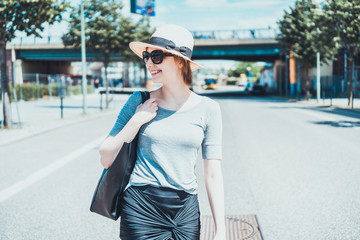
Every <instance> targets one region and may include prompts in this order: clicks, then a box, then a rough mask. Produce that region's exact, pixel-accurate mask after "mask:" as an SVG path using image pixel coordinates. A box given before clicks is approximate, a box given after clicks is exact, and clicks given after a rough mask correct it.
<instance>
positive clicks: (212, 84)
mask: <svg viewBox="0 0 360 240" xmlns="http://www.w3.org/2000/svg"><path fill="white" fill-rule="evenodd" d="M217 88H218V84H217V80H216V79H215V78H205V89H212V90H214V89H217Z"/></svg>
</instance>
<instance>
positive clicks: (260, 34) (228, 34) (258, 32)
mask: <svg viewBox="0 0 360 240" xmlns="http://www.w3.org/2000/svg"><path fill="white" fill-rule="evenodd" d="M192 34H193V36H194V38H195V39H214V40H228V39H272V38H276V36H277V35H278V34H279V30H278V29H273V28H256V29H255V28H254V29H237V30H216V31H193V32H192ZM10 43H11V44H16V45H22V44H34V45H35V44H61V43H62V40H61V35H47V36H44V37H43V38H38V37H34V36H30V37H18V38H15V39H13V40H12V41H11V42H10Z"/></svg>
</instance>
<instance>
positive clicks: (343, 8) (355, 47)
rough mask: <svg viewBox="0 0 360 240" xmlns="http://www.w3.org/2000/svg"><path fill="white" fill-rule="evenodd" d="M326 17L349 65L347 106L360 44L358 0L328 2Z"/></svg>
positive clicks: (359, 2) (350, 99) (359, 1)
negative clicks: (338, 39)
mask: <svg viewBox="0 0 360 240" xmlns="http://www.w3.org/2000/svg"><path fill="white" fill-rule="evenodd" d="M326 15H327V16H329V19H331V20H332V21H331V25H332V26H334V28H335V30H336V32H337V34H338V37H339V38H340V43H341V46H342V47H343V48H345V50H346V52H347V56H348V59H347V60H348V62H349V63H350V64H349V66H350V68H349V70H350V71H349V72H350V74H349V76H350V77H349V78H348V84H349V94H348V97H349V98H348V99H349V101H348V105H350V103H351V104H352V102H353V101H352V99H353V89H354V86H353V83H354V74H355V69H354V68H355V60H356V57H357V56H358V54H359V44H360V18H359V16H360V0H328V1H327V4H326ZM344 61H346V59H344Z"/></svg>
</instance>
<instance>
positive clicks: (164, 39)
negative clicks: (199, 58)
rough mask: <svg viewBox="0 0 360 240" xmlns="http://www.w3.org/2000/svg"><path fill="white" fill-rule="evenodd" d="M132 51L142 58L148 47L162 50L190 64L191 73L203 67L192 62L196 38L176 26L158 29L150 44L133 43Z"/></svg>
mask: <svg viewBox="0 0 360 240" xmlns="http://www.w3.org/2000/svg"><path fill="white" fill-rule="evenodd" d="M129 46H130V49H131V50H132V51H133V52H134V53H135V54H136V55H138V56H139V57H140V58H142V53H143V51H146V48H147V47H151V48H156V49H161V50H163V51H165V52H169V53H171V54H174V55H177V56H179V57H182V58H184V59H186V60H188V61H189V62H190V66H191V71H195V70H197V69H199V68H201V66H200V65H199V64H197V63H195V62H193V61H192V60H191V56H192V52H193V47H194V38H193V36H192V34H191V32H189V30H187V29H186V28H183V27H181V26H178V25H174V24H166V25H163V26H161V27H158V28H157V29H156V31H155V32H154V34H153V35H152V36H151V37H150V39H149V42H148V43H144V42H131V43H130V44H129Z"/></svg>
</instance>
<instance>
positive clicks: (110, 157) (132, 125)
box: [99, 98, 158, 169]
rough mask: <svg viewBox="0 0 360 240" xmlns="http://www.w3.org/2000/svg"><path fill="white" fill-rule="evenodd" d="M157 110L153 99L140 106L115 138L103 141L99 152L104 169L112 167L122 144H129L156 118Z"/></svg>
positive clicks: (111, 137)
mask: <svg viewBox="0 0 360 240" xmlns="http://www.w3.org/2000/svg"><path fill="white" fill-rule="evenodd" d="M157 110H158V107H157V103H156V102H155V98H153V99H149V100H148V101H146V102H145V103H144V104H140V105H139V106H138V107H137V108H136V111H135V114H134V115H133V116H132V117H131V118H130V120H129V121H128V122H127V124H126V125H125V126H124V127H123V129H122V130H121V131H120V132H119V133H118V134H117V135H116V136H111V135H109V136H108V137H107V138H106V139H105V140H104V142H103V143H102V144H101V146H100V150H99V152H100V157H101V164H102V165H103V167H104V168H106V169H107V168H109V167H110V166H111V165H112V163H113V162H114V160H115V158H116V155H117V154H118V153H119V151H120V149H121V147H122V145H123V144H124V142H131V141H132V140H133V139H134V138H135V136H136V134H137V133H138V131H139V129H140V128H141V126H142V125H143V124H145V123H147V122H150V121H151V120H152V119H153V118H154V117H155V116H156V111H157Z"/></svg>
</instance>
